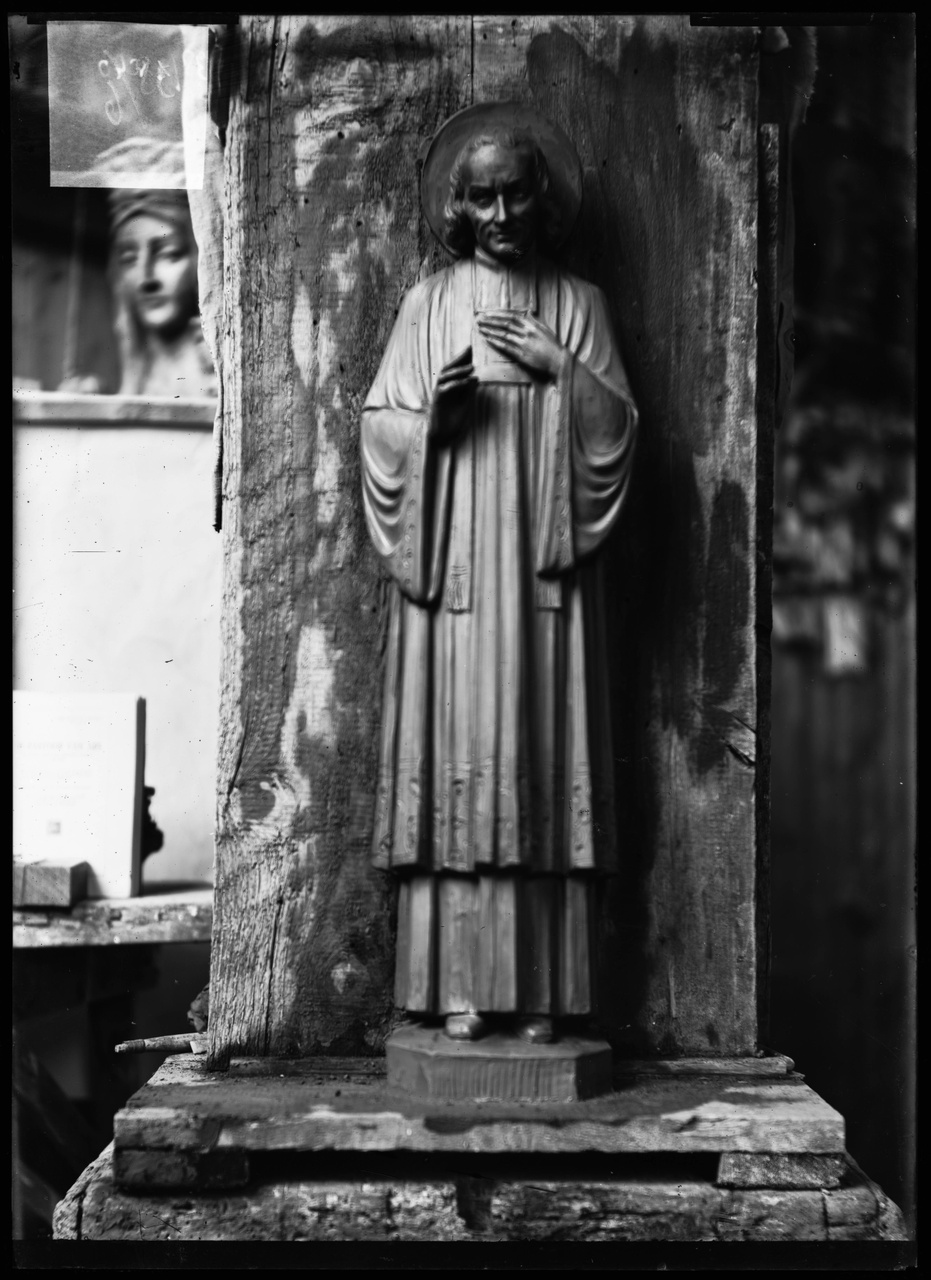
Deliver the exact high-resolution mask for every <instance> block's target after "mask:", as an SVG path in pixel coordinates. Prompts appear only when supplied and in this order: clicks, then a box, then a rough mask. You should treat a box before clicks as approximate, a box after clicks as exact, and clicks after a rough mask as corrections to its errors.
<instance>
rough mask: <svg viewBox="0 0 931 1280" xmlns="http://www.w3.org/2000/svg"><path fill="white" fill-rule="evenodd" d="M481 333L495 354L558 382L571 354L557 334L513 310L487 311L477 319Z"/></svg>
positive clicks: (532, 318)
mask: <svg viewBox="0 0 931 1280" xmlns="http://www.w3.org/2000/svg"><path fill="white" fill-rule="evenodd" d="M476 324H477V325H478V329H479V332H480V333H481V335H482V337H483V338H484V339H485V341H486V342H487V343H488V345H489V346H490V347H492V348H493V349H494V350H495V351H497V352H499V353H500V354H501V355H503V356H507V358H508V359H509V360H516V361H517V363H518V364H521V365H523V366H524V368H525V369H529V370H530V372H531V373H539V374H543V376H544V377H547V378H551V379H553V380H555V379H556V378H558V377H559V374H560V372H561V371H562V369H563V366H564V365H565V363H566V361H567V360H569V359H570V356H569V352H568V351H567V350H566V348H565V347H563V346H561V345H560V343H559V340H558V339H557V337H556V335H555V334H554V333H552V332H551V331H550V330H549V329H547V327H546V325H543V324H541V323H540V321H539V320H536V319H535V318H534V317H533V316H524V315H517V314H515V313H514V312H513V311H486V312H485V313H484V315H481V316H478V317H477V319H476Z"/></svg>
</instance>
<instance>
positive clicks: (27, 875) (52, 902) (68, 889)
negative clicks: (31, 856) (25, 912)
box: [13, 862, 90, 907]
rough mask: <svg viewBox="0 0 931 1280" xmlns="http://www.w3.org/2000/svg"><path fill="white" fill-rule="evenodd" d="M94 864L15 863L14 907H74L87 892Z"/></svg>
mask: <svg viewBox="0 0 931 1280" xmlns="http://www.w3.org/2000/svg"><path fill="white" fill-rule="evenodd" d="M88 871H90V864H89V863H87V862H77V863H75V864H74V865H73V866H53V865H50V864H48V863H28V862H26V863H23V862H14V863H13V906H14V907H71V906H73V905H74V903H75V902H78V901H80V899H81V898H83V897H84V896H85V894H86V893H87V873H88Z"/></svg>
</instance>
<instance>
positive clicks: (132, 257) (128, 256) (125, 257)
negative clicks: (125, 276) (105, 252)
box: [117, 249, 137, 267]
mask: <svg viewBox="0 0 931 1280" xmlns="http://www.w3.org/2000/svg"><path fill="white" fill-rule="evenodd" d="M136 256H137V255H136V250H135V249H121V250H120V252H119V255H118V257H117V262H118V263H119V264H120V266H121V267H131V266H132V265H133V263H134V262H135V261H136Z"/></svg>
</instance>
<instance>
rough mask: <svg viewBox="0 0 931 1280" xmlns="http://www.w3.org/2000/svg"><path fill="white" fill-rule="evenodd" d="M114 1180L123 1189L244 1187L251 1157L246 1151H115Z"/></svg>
mask: <svg viewBox="0 0 931 1280" xmlns="http://www.w3.org/2000/svg"><path fill="white" fill-rule="evenodd" d="M113 1178H114V1181H115V1182H117V1183H118V1184H119V1185H120V1186H132V1187H151V1188H160V1187H197V1188H199V1189H200V1190H201V1191H210V1190H211V1189H213V1188H215V1187H216V1188H219V1187H244V1186H245V1185H246V1184H247V1183H248V1181H249V1157H248V1155H247V1154H246V1153H245V1152H244V1151H133V1150H126V1149H122V1148H121V1149H120V1150H114V1152H113Z"/></svg>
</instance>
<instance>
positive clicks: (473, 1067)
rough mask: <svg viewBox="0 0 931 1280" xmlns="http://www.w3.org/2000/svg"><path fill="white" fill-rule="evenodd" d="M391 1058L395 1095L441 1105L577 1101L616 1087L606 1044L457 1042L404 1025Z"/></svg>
mask: <svg viewBox="0 0 931 1280" xmlns="http://www.w3.org/2000/svg"><path fill="white" fill-rule="evenodd" d="M385 1057H386V1059H387V1063H388V1088H389V1089H397V1090H399V1091H400V1092H402V1093H408V1094H411V1095H413V1096H414V1097H417V1098H422V1099H428V1100H430V1101H436V1102H577V1101H580V1100H582V1099H584V1098H595V1097H597V1096H598V1095H599V1094H602V1093H608V1092H610V1089H611V1065H612V1064H611V1046H610V1045H609V1044H607V1043H606V1042H605V1041H603V1040H583V1039H580V1038H578V1037H574V1036H570V1037H565V1038H563V1039H561V1040H558V1041H556V1043H554V1044H536V1045H531V1044H525V1043H524V1042H523V1041H522V1040H518V1039H517V1038H516V1037H514V1036H503V1035H490V1036H485V1037H484V1038H483V1039H481V1040H474V1041H472V1040H465V1041H456V1040H451V1039H450V1038H449V1037H448V1036H447V1035H445V1033H444V1032H443V1031H441V1030H435V1029H432V1028H425V1027H419V1026H405V1027H399V1028H398V1029H397V1030H396V1031H394V1032H393V1033H392V1034H391V1036H389V1038H388V1040H387V1041H386V1043H385Z"/></svg>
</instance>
